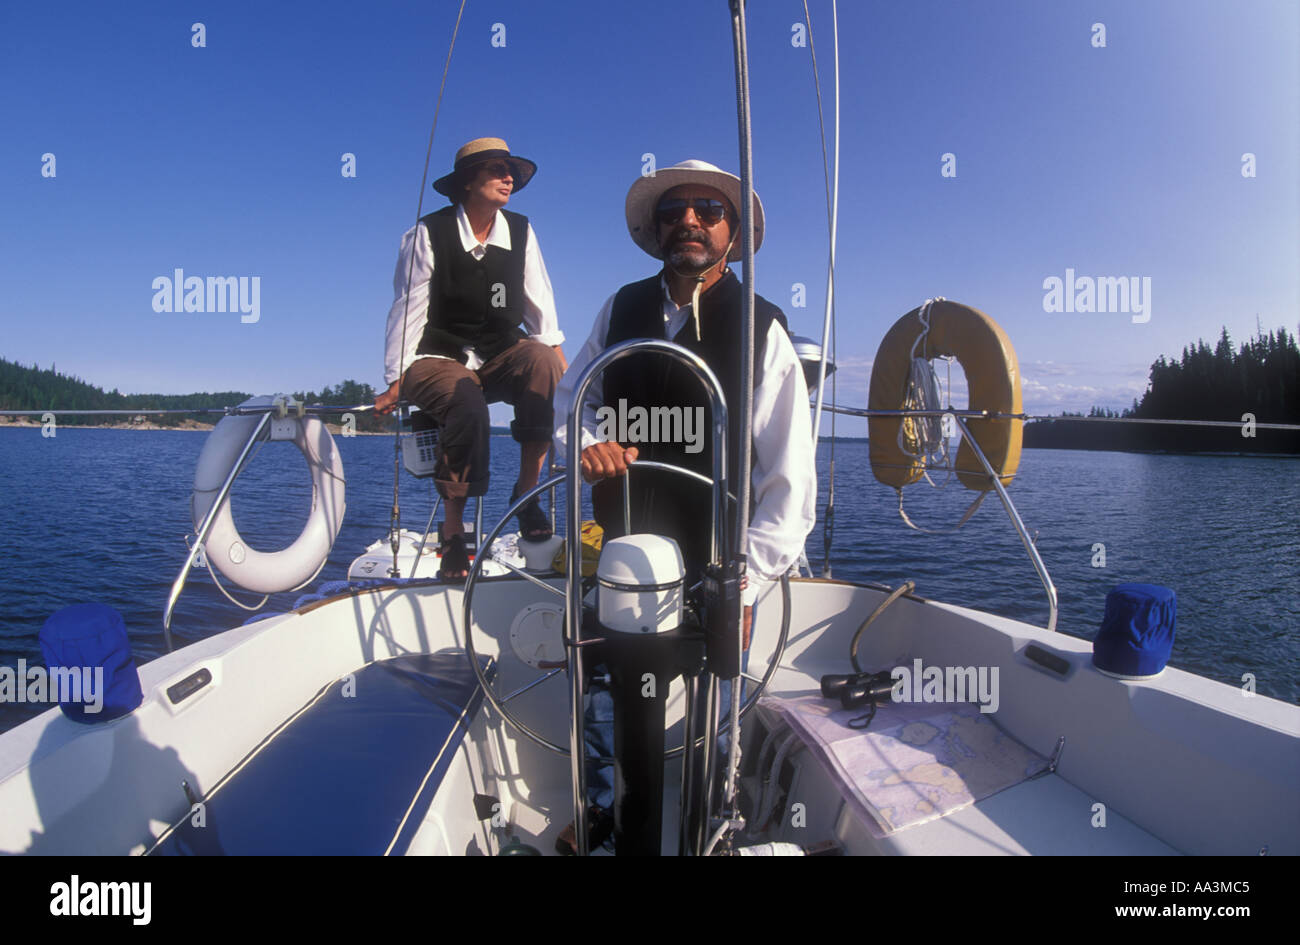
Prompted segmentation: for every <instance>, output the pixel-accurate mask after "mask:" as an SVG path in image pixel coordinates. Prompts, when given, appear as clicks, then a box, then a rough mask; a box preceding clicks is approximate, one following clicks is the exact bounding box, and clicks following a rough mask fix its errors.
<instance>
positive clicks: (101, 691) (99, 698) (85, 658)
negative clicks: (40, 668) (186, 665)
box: [40, 604, 144, 725]
mask: <svg viewBox="0 0 1300 945" xmlns="http://www.w3.org/2000/svg"><path fill="white" fill-rule="evenodd" d="M40 639H41V653H42V654H43V655H44V657H45V667H46V669H47V670H48V671H49V673H50V687H51V688H50V691H51V694H52V696H53V695H57V696H58V697H59V708H61V709H62V710H63V714H64V715H66V716H67V717H68V718H70V719H72V721H74V722H83V723H85V724H87V725H91V724H94V723H95V722H107V721H109V720H111V719H116V718H120V717H121V716H123V715H126V714H127V713H129V712H131V711H132V710H133V709H135V707H136V706H138V705H139V704H140V703H141V702H142V701H144V695H143V693H142V692H141V690H140V675H139V674H138V673H137V672H136V669H135V663H134V662H133V661H132V659H131V641H130V640H129V639H128V638H127V635H126V622H125V621H123V620H122V615H121V614H119V613H118V612H117V611H116V610H114V609H113V608H112V607H109V606H108V605H107V604H73V605H72V606H71V607H64V608H63V609H62V610H60V611H58V612H56V613H55V614H53V615H52V616H51V617H50V619H48V620H46V621H45V626H43V627H41V636H40ZM59 670H66V671H70V672H64V673H59ZM74 673H75V675H76V677H77V679H78V680H79V685H77V684H73V685H71V686H67V685H65V686H64V687H63V691H59V692H56V691H55V690H54V681H55V679H57V678H59V677H60V676H62V677H63V678H64V679H65V680H67V679H69V678H70V676H71V675H72V674H74ZM69 689H71V690H72V691H68V690H69ZM78 689H79V690H80V691H79V692H78V691H77V690H78ZM73 696H77V698H72V697H73Z"/></svg>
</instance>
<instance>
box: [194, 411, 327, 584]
mask: <svg viewBox="0 0 1300 945" xmlns="http://www.w3.org/2000/svg"><path fill="white" fill-rule="evenodd" d="M274 400H275V398H272V397H270V396H262V397H253V398H251V399H250V400H247V401H245V402H244V403H242V404H240V406H241V407H253V406H265V405H270V404H271V403H273V402H274ZM260 420H261V417H260V415H257V414H253V415H247V416H232V417H224V418H223V419H222V420H221V422H220V423H218V424H217V425H216V427H215V428H214V429H213V431H212V432H211V433H210V434H209V435H208V439H207V441H206V442H205V443H204V444H203V450H202V452H200V453H199V463H198V468H197V469H195V471H194V493H193V495H191V496H190V511H191V513H192V517H193V520H194V528H195V531H196V532H197V530H198V528H199V526H200V525H201V524H202V522H203V519H204V518H205V517H206V516H207V514H208V510H209V509H210V508H212V503H213V502H214V501H215V500H216V497H217V493H218V492H220V491H221V486H222V484H223V483H224V482H225V481H226V476H228V475H229V474H230V470H231V469H233V468H234V466H235V463H237V462H238V461H239V454H240V452H241V451H242V450H243V448H244V444H245V443H247V442H248V438H249V437H250V436H252V434H253V430H254V429H256V427H257V424H258V422H259V421H260ZM272 423H276V424H292V440H293V443H294V445H295V446H297V447H298V449H299V450H301V451H302V454H303V456H304V457H306V459H307V467H308V468H309V469H310V470H311V513H310V515H309V516H308V518H307V524H306V525H304V526H303V529H302V533H301V534H300V535H299V536H298V538H297V540H296V541H294V543H293V544H291V545H290V546H289V547H287V548H282V549H281V550H279V551H273V552H265V551H254V550H253V549H252V548H250V547H249V546H248V544H247V543H246V542H245V541H244V540H243V539H242V538H241V537H240V536H239V531H238V529H236V528H235V522H234V519H233V517H232V516H231V513H230V496H229V495H227V496H226V500H225V501H224V502H222V503H221V508H219V509H218V510H217V514H216V518H215V519H214V520H213V522H212V528H211V530H210V531H209V532H208V537H207V540H206V541H205V542H204V545H203V550H204V553H205V554H206V556H207V559H208V561H209V562H211V563H212V564H213V565H215V566H216V568H217V570H218V571H220V572H221V573H222V574H224V575H225V576H226V577H227V578H229V579H230V580H231V581H233V582H234V583H236V584H238V585H239V586H240V587H243V588H245V589H247V590H250V591H254V592H256V593H258V594H275V593H278V592H280V591H291V590H297V589H298V588H300V587H302V586H304V585H306V584H307V583H308V582H310V581H311V580H312V579H313V578H314V577H315V576H316V575H317V574H319V573H320V569H321V568H322V567H323V566H324V564H325V561H326V559H327V558H328V557H329V553H330V548H332V547H333V546H334V539H335V538H337V537H338V533H339V527H340V526H341V525H342V524H343V513H344V510H345V508H346V505H345V503H344V485H345V483H344V479H343V461H342V459H341V458H340V457H339V454H338V450H337V449H336V448H335V446H334V438H333V437H332V436H330V432H329V430H327V429H326V428H325V424H323V423H321V422H320V421H319V420H317V419H316V418H315V417H304V418H299V417H294V416H292V415H291V416H289V417H287V418H285V419H281V420H276V419H273V420H272ZM275 438H276V439H289V438H290V437H289V436H288V435H287V432H286V433H285V434H284V435H277V436H276V437H275Z"/></svg>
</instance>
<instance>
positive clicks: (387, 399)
mask: <svg viewBox="0 0 1300 945" xmlns="http://www.w3.org/2000/svg"><path fill="white" fill-rule="evenodd" d="M401 384H402V382H401V381H400V380H397V381H393V383H392V384H391V385H390V386H389V388H388V390H386V391H384V392H383V393H382V394H380V395H379V396H378V397H376V398H375V413H378V414H390V413H392V412H393V408H394V407H396V406H397V401H398V400H399V399H400V396H401V393H400V388H401Z"/></svg>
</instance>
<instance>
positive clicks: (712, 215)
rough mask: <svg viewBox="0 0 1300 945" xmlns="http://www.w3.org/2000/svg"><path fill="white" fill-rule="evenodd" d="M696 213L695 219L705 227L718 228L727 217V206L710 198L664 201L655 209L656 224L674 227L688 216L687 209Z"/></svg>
mask: <svg viewBox="0 0 1300 945" xmlns="http://www.w3.org/2000/svg"><path fill="white" fill-rule="evenodd" d="M687 207H689V208H690V209H692V210H694V211H695V219H697V220H699V221H700V223H702V224H704V225H705V226H717V225H718V224H719V223H721V222H722V221H723V219H725V218H726V216H727V205H726V204H725V203H723V202H722V201H721V200H713V199H711V198H709V197H695V198H693V199H691V200H663V201H660V203H659V206H658V207H656V208H655V222H656V223H658V224H659V225H660V226H673V225H674V224H676V223H680V222H681V220H682V218H683V217H685V216H686V208H687Z"/></svg>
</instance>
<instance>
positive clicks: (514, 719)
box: [463, 460, 789, 764]
mask: <svg viewBox="0 0 1300 945" xmlns="http://www.w3.org/2000/svg"><path fill="white" fill-rule="evenodd" d="M631 465H632V466H638V467H648V468H652V469H662V470H666V471H668V472H674V473H678V474H680V475H683V476H687V477H689V478H692V479H695V480H697V481H699V482H702V483H704V484H706V485H712V482H713V480H711V479H709V478H708V477H707V476H704V475H702V474H700V473H697V472H694V471H692V470H689V469H683V468H681V467H680V466H672V465H669V464H667V463H656V462H649V461H645V460H641V461H637V462H634V463H632V464H631ZM565 479H566V474H565V473H563V472H561V473H558V474H556V475H554V476H552V477H551V478H550V479H547V480H546V481H545V482H542V483H539V484H538V485H536V486H534V487H533V488H532V489H530V490H528V491H527V492H525V493H524V494H523V495H522V496H520V497H519V498H517V499H516V500H515V501H514V502H513V503H512V504H511V506H510V508H509V509H507V510H506V513H505V515H504V516H502V518H501V520H500V521H499V522H497V523H496V525H495V526H493V528H492V530H491V531H489V532H488V533H487V536H486V537H485V538H484V539H483V541H482V543H481V544H480V546H479V552H478V554H476V555H475V556H474V561H473V563H472V564H471V566H470V571H469V577H468V578H466V580H465V594H464V606H463V619H464V621H465V653H466V655H467V656H468V657H469V664H470V667H471V668H472V669H473V670H474V675H475V676H477V677H478V682H479V685H480V686H481V687H482V690H483V695H484V698H486V699H487V700H488V702H490V703H491V704H492V707H493V708H494V709H496V710H497V712H499V713H500V715H501V717H502V718H503V719H505V720H506V721H507V722H509V723H510V724H511V725H512V726H514V727H515V729H517V730H518V731H519V732H520V733H521V734H523V735H524V736H526V737H527V738H528V739H529V740H530V741H532V742H534V743H535V744H537V745H540V746H541V747H542V748H546V749H548V750H550V751H552V752H555V753H556V754H557V755H563V756H564V757H566V758H567V757H568V756H569V748H568V746H566V745H560V744H557V743H556V742H553V741H551V740H550V739H548V738H547V737H546V736H544V735H542V734H541V733H539V732H537V731H535V730H534V729H533V728H532V726H530V725H528V724H527V723H526V722H524V721H523V720H521V719H520V718H519V717H518V716H516V715H515V714H514V712H513V711H512V710H511V709H509V708H507V704H508V703H509V702H510V701H511V700H512V699H514V698H515V697H516V696H520V695H523V694H524V693H525V692H528V691H529V690H531V689H533V688H535V687H536V686H539V685H541V684H542V683H544V682H546V681H547V680H548V679H551V678H552V677H555V676H557V675H559V674H560V673H561V672H563V671H564V669H565V667H563V666H561V667H557V668H554V669H549V670H548V671H547V672H544V673H543V674H542V675H541V676H538V677H537V678H536V679H534V680H533V681H532V682H530V683H527V684H526V685H524V686H521V687H519V688H517V689H515V690H514V692H512V693H509V694H508V695H506V696H499V695H498V694H497V693H496V692H494V691H493V684H492V682H491V681H489V680H488V678H487V676H486V674H485V672H484V670H483V666H482V665H481V663H480V661H479V658H478V653H477V652H476V651H475V649H474V622H473V620H472V611H473V602H474V591H475V590H476V588H477V586H478V578H479V574H480V573H481V571H482V564H483V561H484V559H485V557H486V552H487V550H488V549H490V548H491V547H492V543H493V542H494V541H495V540H496V539H497V536H498V535H500V533H501V531H502V529H504V528H505V526H506V524H507V523H508V522H509V521H510V519H511V517H512V516H514V515H515V514H516V513H517V512H518V511H519V509H520V508H522V507H523V506H524V505H526V504H527V503H528V502H530V501H532V499H533V498H534V497H535V496H539V495H541V494H542V493H543V492H549V491H552V490H554V489H555V487H556V486H558V485H560V484H562V483H563V482H564V481H565ZM728 497H729V498H730V499H731V500H732V501H735V497H734V496H728ZM493 560H494V562H495V563H496V564H498V565H500V566H502V567H504V568H506V569H507V570H508V571H511V572H513V573H515V574H517V575H518V576H519V577H521V578H524V579H525V580H527V581H530V582H532V583H533V584H536V585H537V586H538V587H540V588H542V589H543V590H545V591H547V592H548V593H551V594H554V595H556V596H558V597H559V598H560V599H561V600H567V599H568V594H569V593H577V594H581V593H582V574H581V571H579V573H578V574H577V575H574V574H571V573H570V574H566V576H565V579H566V581H567V582H568V590H567V592H566V591H562V590H559V589H558V588H555V587H552V586H551V585H550V584H547V583H546V582H545V581H543V580H541V579H540V578H538V577H537V576H535V575H533V574H530V573H528V572H527V571H525V570H523V569H522V568H517V567H515V566H514V565H512V564H508V563H507V562H504V561H500V560H497V559H493ZM570 570H572V569H570ZM575 581H576V582H577V586H576V588H575V587H574V584H573V582H575ZM782 608H783V613H782V625H783V626H784V624H785V611H786V610H788V609H789V604H788V603H787V602H786V601H785V597H784V595H783V597H782ZM566 623H567V617H566ZM572 645H573V644H572V643H571V642H570V637H569V628H568V627H567V626H566V627H565V646H566V647H567V646H572ZM784 650H785V646H784V638H783V639H782V640H781V641H780V645H779V646H778V647H777V650H776V651H775V652H774V653H773V654H772V659H771V661H770V662H769V664H768V668H767V672H766V673H765V674H764V675H763V678H762V679H758V678H756V677H753V676H749V675H747V674H742V676H743V677H744V678H745V679H747V680H750V681H751V682H755V683H757V684H758V685H757V686H756V687H755V688H754V692H753V693H752V694H751V695H750V696H749V698H748V699H746V700H745V701H744V704H743V705H742V707H741V710H740V715H741V718H744V717H745V716H746V715H747V714H748V713H749V711H750V710H751V709H752V708H753V707H754V705H755V704H757V702H758V699H759V697H760V696H761V695H762V694H763V691H764V690H765V689H766V688H767V683H768V681H769V680H770V679H771V678H772V674H773V673H774V672H775V671H776V667H777V665H779V663H780V661H781V657H782V655H783V652H784ZM726 730H727V726H725V725H724V726H723V728H722V729H721V730H720V732H719V734H721V732H723V731H726ZM703 741H704V739H703V737H701V738H699V739H698V740H697V743H696V747H698V746H699V745H700V744H702V743H703ZM683 750H684V746H682V745H677V746H676V747H674V748H670V749H668V750H667V751H666V752H665V753H664V758H665V759H668V758H674V757H676V756H677V755H680V754H681V753H682V751H683ZM613 760H614V759H612V758H599V759H596V761H597V763H600V764H610V763H612V762H613Z"/></svg>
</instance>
